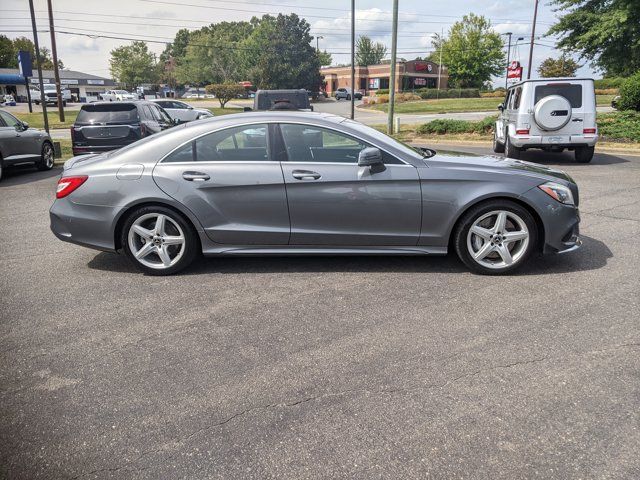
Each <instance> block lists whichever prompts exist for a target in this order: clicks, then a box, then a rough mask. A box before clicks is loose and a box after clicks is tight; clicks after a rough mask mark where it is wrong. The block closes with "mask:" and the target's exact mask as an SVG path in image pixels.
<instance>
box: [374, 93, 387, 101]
mask: <svg viewBox="0 0 640 480" xmlns="http://www.w3.org/2000/svg"><path fill="white" fill-rule="evenodd" d="M375 100H376V103H389V95H376V99H375Z"/></svg>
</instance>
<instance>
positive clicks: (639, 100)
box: [618, 72, 640, 111]
mask: <svg viewBox="0 0 640 480" xmlns="http://www.w3.org/2000/svg"><path fill="white" fill-rule="evenodd" d="M618 109H619V110H637V111H640V72H638V73H636V74H635V75H632V76H631V77H629V78H628V79H627V80H625V82H624V83H623V84H622V86H621V87H620V101H619V102H618Z"/></svg>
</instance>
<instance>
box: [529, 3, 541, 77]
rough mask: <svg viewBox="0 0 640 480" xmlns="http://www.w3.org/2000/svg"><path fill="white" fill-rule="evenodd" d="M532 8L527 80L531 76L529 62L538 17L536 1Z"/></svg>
mask: <svg viewBox="0 0 640 480" xmlns="http://www.w3.org/2000/svg"><path fill="white" fill-rule="evenodd" d="M535 1H536V5H535V7H534V9H533V25H532V27H531V45H530V46H529V66H528V69H527V80H529V79H530V78H531V62H532V61H533V41H534V40H535V38H536V20H537V19H538V1H539V0H535Z"/></svg>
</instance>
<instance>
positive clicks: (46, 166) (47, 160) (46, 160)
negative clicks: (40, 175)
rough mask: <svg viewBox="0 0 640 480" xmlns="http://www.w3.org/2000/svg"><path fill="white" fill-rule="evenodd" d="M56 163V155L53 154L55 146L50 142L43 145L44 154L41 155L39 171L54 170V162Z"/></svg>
mask: <svg viewBox="0 0 640 480" xmlns="http://www.w3.org/2000/svg"><path fill="white" fill-rule="evenodd" d="M54 161H55V155H54V152H53V145H51V144H50V143H49V142H45V143H44V145H42V153H41V154H40V161H39V162H38V165H37V167H38V170H51V169H52V168H53V162H54Z"/></svg>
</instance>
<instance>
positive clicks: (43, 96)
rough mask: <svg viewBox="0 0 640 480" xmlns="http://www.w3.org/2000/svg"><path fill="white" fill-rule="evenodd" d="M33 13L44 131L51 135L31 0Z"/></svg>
mask: <svg viewBox="0 0 640 480" xmlns="http://www.w3.org/2000/svg"><path fill="white" fill-rule="evenodd" d="M29 10H30V11H31V28H32V29H33V45H34V46H35V47H36V62H38V84H39V85H40V104H41V105H42V114H43V115H44V130H45V131H46V132H47V133H49V117H48V116H47V99H46V97H45V95H44V83H43V82H42V61H41V60H42V59H41V58H40V45H39V44H38V29H37V28H36V13H35V12H34V11H33V0H29Z"/></svg>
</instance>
